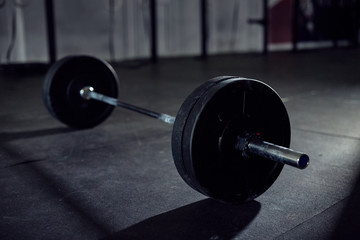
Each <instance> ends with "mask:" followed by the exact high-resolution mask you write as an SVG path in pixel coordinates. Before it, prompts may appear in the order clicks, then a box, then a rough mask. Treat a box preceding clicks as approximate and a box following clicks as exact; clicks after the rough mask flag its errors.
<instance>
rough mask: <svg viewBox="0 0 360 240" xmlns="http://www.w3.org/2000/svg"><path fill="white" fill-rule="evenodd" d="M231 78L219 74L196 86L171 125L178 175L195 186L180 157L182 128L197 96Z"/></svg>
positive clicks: (172, 145)
mask: <svg viewBox="0 0 360 240" xmlns="http://www.w3.org/2000/svg"><path fill="white" fill-rule="evenodd" d="M230 78H233V77H232V76H220V77H215V78H213V79H210V80H208V81H206V82H204V83H203V84H202V85H200V86H199V87H197V88H196V89H195V90H194V91H193V92H192V93H191V94H190V95H189V96H188V97H187V98H186V99H185V101H184V102H183V104H182V106H181V108H180V109H179V111H178V113H177V115H176V120H175V123H174V126H173V131H172V135H171V136H172V139H171V142H172V144H171V147H172V155H173V159H174V163H175V166H176V168H177V170H178V172H179V174H180V176H181V177H182V178H183V179H184V181H185V182H186V183H187V184H188V185H190V186H191V187H193V188H195V186H194V185H193V182H192V180H191V178H189V176H188V174H187V173H186V171H185V166H184V162H183V157H182V139H183V133H184V128H185V125H186V122H187V120H188V117H189V113H190V112H191V110H192V108H193V107H194V105H195V103H196V102H197V101H198V100H199V98H200V97H201V96H202V95H203V93H204V92H206V91H207V90H208V89H209V88H211V87H212V86H214V85H215V84H217V83H218V82H221V81H224V80H227V79H230Z"/></svg>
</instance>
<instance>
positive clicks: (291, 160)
mask: <svg viewBox="0 0 360 240" xmlns="http://www.w3.org/2000/svg"><path fill="white" fill-rule="evenodd" d="M117 97H118V77H117V75H116V73H115V71H114V69H113V68H112V67H111V65H110V64H108V63H107V62H106V61H104V60H101V59H98V58H95V57H92V56H69V57H65V58H63V59H61V60H60V61H58V62H56V63H55V64H54V65H53V66H52V67H51V68H50V69H49V71H48V72H47V74H46V76H45V81H44V86H43V99H44V102H45V105H46V107H47V109H48V110H49V112H50V113H51V114H52V115H53V116H54V117H55V118H56V119H58V120H59V121H61V122H62V123H64V124H66V125H68V126H69V127H71V128H75V129H85V128H92V127H95V126H96V125H98V124H100V123H101V122H103V121H104V120H105V119H106V118H107V117H108V116H109V115H110V114H111V112H112V111H113V109H114V107H115V106H118V107H122V108H126V109H128V110H132V111H135V112H138V113H141V114H144V115H147V116H149V117H153V118H156V119H159V120H161V121H163V122H166V123H168V124H173V131H172V139H171V145H172V155H173V159H174V163H175V165H176V168H177V170H178V172H179V174H180V176H181V177H182V178H183V180H184V181H185V182H186V183H187V184H188V185H189V186H190V187H192V188H193V189H195V190H197V191H198V192H200V193H202V194H205V195H206V196H209V197H211V198H214V199H217V200H220V201H224V202H231V203H241V202H245V201H250V200H252V199H254V198H256V197H258V196H259V195H261V194H262V193H264V192H265V191H266V190H267V189H268V188H269V187H270V186H271V185H272V184H273V183H274V182H275V180H276V179H277V177H278V176H279V174H280V172H281V171H282V169H283V166H284V164H287V165H290V166H293V167H296V168H299V169H304V168H306V167H307V166H308V164H309V157H308V155H307V154H305V153H302V152H297V151H294V150H291V149H289V146H290V133H291V129H290V121H289V117H288V113H287V111H286V108H285V106H284V104H283V102H282V100H281V98H280V97H279V95H278V94H277V93H276V92H275V90H273V89H272V88H271V87H270V86H268V85H267V84H265V83H263V82H260V81H258V80H254V79H247V78H240V77H234V76H221V77H216V78H213V79H211V80H209V81H206V82H205V83H203V84H202V85H200V86H199V87H198V88H196V89H195V90H194V91H193V92H192V93H191V94H190V95H189V96H188V97H187V98H186V100H185V101H184V102H183V104H182V105H181V107H180V110H179V111H178V114H177V115H176V117H173V116H171V115H168V114H165V113H158V112H154V111H151V110H148V109H145V108H141V107H138V106H134V105H132V104H128V103H125V102H122V101H120V100H118V99H117Z"/></svg>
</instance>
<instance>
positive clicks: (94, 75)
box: [43, 56, 118, 129]
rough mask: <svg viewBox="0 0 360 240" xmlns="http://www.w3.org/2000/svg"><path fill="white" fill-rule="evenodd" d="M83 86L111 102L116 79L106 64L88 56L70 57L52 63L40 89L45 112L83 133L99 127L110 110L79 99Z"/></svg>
mask: <svg viewBox="0 0 360 240" xmlns="http://www.w3.org/2000/svg"><path fill="white" fill-rule="evenodd" d="M85 86H92V87H93V88H94V89H95V91H96V92H99V93H102V94H104V95H107V96H110V97H113V98H117V96H118V78H117V75H116V73H115V71H114V70H113V68H112V67H111V66H110V65H109V64H108V63H107V62H105V61H103V60H100V59H98V58H95V57H91V56H70V57H65V58H63V59H61V60H60V61H58V62H56V63H55V64H54V65H53V66H52V67H51V68H50V70H49V71H48V72H47V74H46V76H45V81H44V86H43V99H44V102H45V105H46V107H47V109H48V110H49V112H50V113H51V114H52V115H53V116H54V117H55V118H57V119H58V120H59V121H61V122H63V123H64V124H66V125H68V126H70V127H71V128H75V129H85V128H91V127H94V126H96V125H98V124H100V123H101V122H103V121H104V120H105V119H106V118H107V117H108V116H109V115H110V114H111V112H112V111H113V109H114V106H111V105H108V104H106V103H102V102H99V101H96V100H85V99H83V98H82V97H81V96H80V90H81V89H82V88H83V87H85Z"/></svg>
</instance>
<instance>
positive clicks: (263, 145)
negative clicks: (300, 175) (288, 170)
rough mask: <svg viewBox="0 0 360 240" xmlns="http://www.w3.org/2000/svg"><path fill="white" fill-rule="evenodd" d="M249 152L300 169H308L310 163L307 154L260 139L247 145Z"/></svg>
mask: <svg viewBox="0 0 360 240" xmlns="http://www.w3.org/2000/svg"><path fill="white" fill-rule="evenodd" d="M247 151H248V152H250V153H251V154H253V155H256V156H258V157H264V158H266V159H270V160H272V161H276V162H280V163H283V164H287V165H290V166H293V167H296V168H299V169H304V168H306V167H307V166H308V164H309V161H310V158H309V156H308V155H306V154H305V153H301V152H297V151H294V150H292V149H289V148H285V147H281V146H278V145H275V144H272V143H269V142H265V141H262V140H260V139H253V140H251V141H250V142H249V143H248V145H247Z"/></svg>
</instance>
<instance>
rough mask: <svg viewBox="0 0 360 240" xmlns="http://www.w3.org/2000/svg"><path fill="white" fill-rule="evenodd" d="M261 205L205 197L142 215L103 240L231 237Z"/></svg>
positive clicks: (257, 211)
mask: <svg viewBox="0 0 360 240" xmlns="http://www.w3.org/2000/svg"><path fill="white" fill-rule="evenodd" d="M260 208H261V205H260V203H259V202H257V201H251V202H249V203H245V204H242V205H230V204H224V203H220V202H217V201H215V200H212V199H205V200H202V201H199V202H196V203H193V204H190V205H187V206H184V207H181V208H178V209H175V210H172V211H169V212H166V213H163V214H160V215H157V216H154V217H151V218H149V219H146V220H144V221H142V222H140V223H138V224H135V225H133V226H131V227H129V228H126V229H124V230H122V231H119V232H117V233H114V234H112V235H110V236H108V237H106V238H104V239H103V240H115V239H164V240H165V239H175V240H176V239H232V238H233V237H235V236H236V235H237V234H239V233H240V232H241V231H242V230H243V229H245V228H246V226H247V225H248V224H249V223H250V222H251V221H252V220H254V219H255V217H256V216H257V214H258V213H259V211H260Z"/></svg>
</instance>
